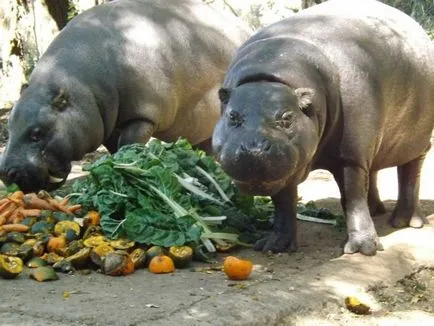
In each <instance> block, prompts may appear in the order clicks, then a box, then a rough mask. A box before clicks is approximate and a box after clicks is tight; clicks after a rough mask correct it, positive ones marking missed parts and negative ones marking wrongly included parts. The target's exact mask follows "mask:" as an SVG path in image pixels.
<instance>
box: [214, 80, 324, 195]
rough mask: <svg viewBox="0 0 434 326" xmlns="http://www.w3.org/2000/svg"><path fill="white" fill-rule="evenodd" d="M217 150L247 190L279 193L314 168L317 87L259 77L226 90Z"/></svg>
mask: <svg viewBox="0 0 434 326" xmlns="http://www.w3.org/2000/svg"><path fill="white" fill-rule="evenodd" d="M219 97H220V101H221V102H222V115H221V118H220V120H219V122H218V123H217V125H216V128H215V130H214V134H213V152H214V154H215V155H216V158H217V160H218V161H219V162H220V163H221V166H222V168H223V169H224V170H225V171H226V173H228V174H229V175H230V176H231V177H232V178H233V179H234V183H235V184H236V185H237V186H238V187H239V188H240V189H241V190H242V191H244V192H246V193H250V194H256V195H270V196H272V195H274V194H276V193H277V192H278V191H280V190H281V189H282V188H283V187H285V185H286V184H288V182H296V183H298V182H300V181H301V180H302V179H303V178H305V177H306V175H307V173H308V172H309V169H310V165H311V161H312V158H313V155H314V153H315V151H316V148H317V146H318V143H319V136H318V133H317V131H316V130H317V128H316V125H315V120H314V119H312V117H311V116H312V115H313V114H314V99H315V94H314V91H313V90H312V89H308V88H299V89H295V90H294V89H292V88H290V87H289V86H287V85H285V84H283V83H280V82H269V81H259V82H250V83H246V84H242V85H239V86H237V87H235V88H222V89H220V91H219Z"/></svg>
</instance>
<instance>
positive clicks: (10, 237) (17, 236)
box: [6, 232, 26, 244]
mask: <svg viewBox="0 0 434 326" xmlns="http://www.w3.org/2000/svg"><path fill="white" fill-rule="evenodd" d="M6 239H7V240H6V241H8V242H15V243H18V244H22V243H24V241H26V236H25V235H24V234H23V233H21V232H9V233H8V234H7V238H6Z"/></svg>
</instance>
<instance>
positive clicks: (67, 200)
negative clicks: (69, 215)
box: [59, 197, 69, 206]
mask: <svg viewBox="0 0 434 326" xmlns="http://www.w3.org/2000/svg"><path fill="white" fill-rule="evenodd" d="M68 202H69V198H68V197H64V198H63V199H62V200H61V201H59V205H62V206H67V205H68Z"/></svg>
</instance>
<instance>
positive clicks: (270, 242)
mask: <svg viewBox="0 0 434 326" xmlns="http://www.w3.org/2000/svg"><path fill="white" fill-rule="evenodd" d="M253 249H254V250H257V251H262V252H268V251H271V252H273V253H279V252H284V251H286V250H288V249H289V250H290V251H297V243H296V241H295V240H293V239H292V238H291V237H289V236H288V234H282V233H276V232H273V233H271V234H270V235H269V236H268V237H267V238H263V239H260V240H258V241H256V243H255V245H254V247H253Z"/></svg>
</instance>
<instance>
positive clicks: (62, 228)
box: [54, 220, 81, 237]
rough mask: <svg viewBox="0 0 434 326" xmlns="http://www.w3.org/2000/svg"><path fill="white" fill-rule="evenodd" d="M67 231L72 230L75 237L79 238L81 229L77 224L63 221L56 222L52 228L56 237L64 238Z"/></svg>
mask: <svg viewBox="0 0 434 326" xmlns="http://www.w3.org/2000/svg"><path fill="white" fill-rule="evenodd" d="M68 230H73V231H74V232H75V234H76V236H77V237H78V236H80V232H81V227H80V224H78V223H77V222H74V221H68V220H64V221H59V222H57V223H56V225H55V226H54V234H55V235H57V236H60V235H63V236H66V233H67V231H68Z"/></svg>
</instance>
